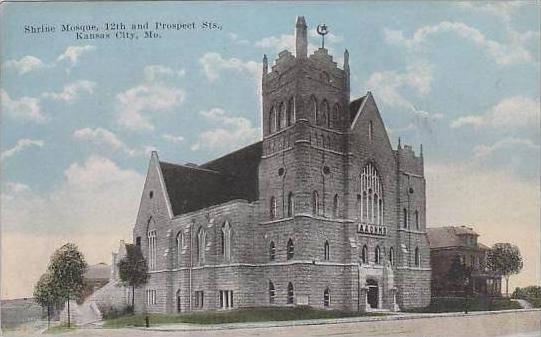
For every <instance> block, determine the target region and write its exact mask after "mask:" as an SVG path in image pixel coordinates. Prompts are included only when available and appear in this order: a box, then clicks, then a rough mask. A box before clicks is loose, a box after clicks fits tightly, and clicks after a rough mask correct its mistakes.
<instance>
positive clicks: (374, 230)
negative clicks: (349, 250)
mask: <svg viewBox="0 0 541 337" xmlns="http://www.w3.org/2000/svg"><path fill="white" fill-rule="evenodd" d="M357 232H358V233H361V234H369V235H380V236H385V235H387V227H385V226H378V225H369V224H362V223H360V224H358V225H357Z"/></svg>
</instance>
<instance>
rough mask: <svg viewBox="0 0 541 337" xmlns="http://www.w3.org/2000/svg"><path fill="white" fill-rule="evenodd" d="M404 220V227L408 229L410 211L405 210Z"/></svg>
mask: <svg viewBox="0 0 541 337" xmlns="http://www.w3.org/2000/svg"><path fill="white" fill-rule="evenodd" d="M403 215H404V219H403V221H402V225H403V226H404V228H408V210H407V209H405V208H404V210H403Z"/></svg>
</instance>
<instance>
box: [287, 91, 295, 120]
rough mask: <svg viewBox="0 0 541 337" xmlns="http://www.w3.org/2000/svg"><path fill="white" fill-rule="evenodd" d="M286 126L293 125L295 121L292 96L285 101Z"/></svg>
mask: <svg viewBox="0 0 541 337" xmlns="http://www.w3.org/2000/svg"><path fill="white" fill-rule="evenodd" d="M286 119H287V126H290V125H293V123H294V122H295V101H294V99H293V97H291V98H290V99H289V101H288V102H287V118H286Z"/></svg>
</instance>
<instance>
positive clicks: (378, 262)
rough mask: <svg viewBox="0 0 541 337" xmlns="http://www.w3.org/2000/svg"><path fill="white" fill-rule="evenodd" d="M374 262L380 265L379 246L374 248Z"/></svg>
mask: <svg viewBox="0 0 541 337" xmlns="http://www.w3.org/2000/svg"><path fill="white" fill-rule="evenodd" d="M374 262H375V263H376V264H380V262H381V250H380V249H379V246H376V251H375V252H374Z"/></svg>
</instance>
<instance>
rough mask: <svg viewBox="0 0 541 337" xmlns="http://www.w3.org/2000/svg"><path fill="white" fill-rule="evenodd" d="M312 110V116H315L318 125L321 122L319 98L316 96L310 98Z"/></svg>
mask: <svg viewBox="0 0 541 337" xmlns="http://www.w3.org/2000/svg"><path fill="white" fill-rule="evenodd" d="M310 112H311V113H312V116H314V121H315V123H316V125H318V124H319V113H318V109H317V100H316V98H315V97H314V96H312V97H311V98H310Z"/></svg>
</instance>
